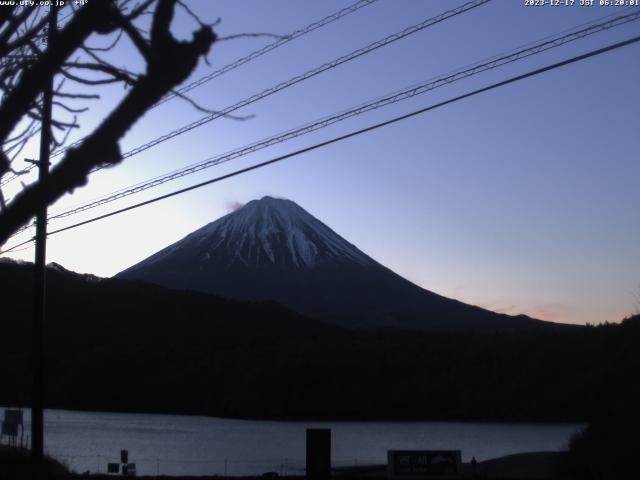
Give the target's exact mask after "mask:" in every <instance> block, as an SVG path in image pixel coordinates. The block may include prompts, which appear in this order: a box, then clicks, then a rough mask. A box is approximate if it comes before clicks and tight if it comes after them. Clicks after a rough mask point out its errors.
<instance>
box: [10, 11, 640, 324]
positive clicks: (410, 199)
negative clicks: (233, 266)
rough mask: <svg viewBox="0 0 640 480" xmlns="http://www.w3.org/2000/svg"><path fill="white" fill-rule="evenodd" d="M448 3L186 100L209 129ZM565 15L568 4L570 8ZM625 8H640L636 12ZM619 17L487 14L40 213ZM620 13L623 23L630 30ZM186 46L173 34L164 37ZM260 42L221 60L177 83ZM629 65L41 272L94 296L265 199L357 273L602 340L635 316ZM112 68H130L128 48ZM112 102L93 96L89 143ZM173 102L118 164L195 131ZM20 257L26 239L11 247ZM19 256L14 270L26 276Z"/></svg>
mask: <svg viewBox="0 0 640 480" xmlns="http://www.w3.org/2000/svg"><path fill="white" fill-rule="evenodd" d="M350 3H351V2H348V1H333V0H331V1H329V0H325V1H322V2H318V1H301V0H300V1H293V0H292V1H284V0H275V1H272V2H263V1H257V0H256V1H247V0H240V1H238V0H235V1H230V0H229V1H217V2H209V1H206V0H193V1H192V2H190V5H191V6H192V8H193V9H194V10H195V11H196V12H198V13H199V14H200V16H201V17H202V18H204V19H208V20H214V19H216V18H217V17H220V18H221V23H220V25H219V26H218V27H217V29H216V30H217V32H218V33H219V34H220V35H222V36H224V35H231V34H235V33H242V32H246V33H247V32H248V33H251V32H271V33H276V34H287V33H290V32H292V31H294V30H296V29H298V28H301V27H303V26H305V25H307V24H309V23H311V22H313V21H316V20H319V19H320V18H322V17H324V16H326V15H328V14H330V13H333V12H335V11H337V10H339V9H340V8H343V7H345V6H347V5H349V4H350ZM462 3H464V2H462V1H453V0H433V1H410V0H378V1H377V2H375V3H374V4H373V5H371V6H368V7H366V8H363V9H361V10H360V11H358V12H357V13H354V14H351V15H349V16H347V17H345V18H342V19H340V20H338V21H336V22H334V23H332V24H331V25H329V26H327V27H325V28H322V29H319V30H317V31H315V32H313V33H311V34H309V35H307V36H305V37H303V38H300V39H297V40H294V41H292V42H290V43H289V44H287V45H286V46H284V47H282V48H279V49H277V50H275V51H273V52H271V53H269V54H267V55H264V56H263V57H260V58H259V59H257V60H255V61H253V62H251V63H249V64H247V65H244V66H242V67H240V68H238V69H236V70H234V71H233V72H231V73H229V74H227V75H224V76H222V77H220V78H218V79H216V80H214V81H212V82H209V83H207V84H205V85H204V86H201V87H199V88H198V89H196V90H194V91H193V92H192V96H193V98H194V99H196V100H197V101H198V102H200V103H201V104H203V105H206V106H207V107H210V108H215V109H221V108H224V107H226V106H229V105H231V104H234V103H236V102H238V101H239V100H242V99H243V98H245V97H248V96H250V95H252V94H254V93H257V92H259V91H261V90H263V89H265V88H268V87H270V86H272V85H274V84H276V83H279V82H281V81H283V80H287V79H289V78H290V77H293V76H295V75H297V74H300V73H302V72H305V71H307V70H309V69H311V68H314V67H316V66H318V65H320V64H322V63H324V62H327V61H331V60H333V59H334V58H337V57H339V56H341V55H344V54H346V53H349V52H350V51H352V50H355V49H356V48H359V47H361V46H364V45H366V44H368V43H370V42H372V41H375V40H378V39H381V38H383V37H386V36H387V35H390V34H392V33H395V32H397V31H400V30H402V29H404V28H406V27H407V26H410V25H413V24H415V23H418V22H420V21H422V20H423V19H426V18H428V17H431V16H434V15H437V14H439V13H441V12H443V11H444V10H447V9H449V8H453V7H456V6H458V5H461V4H462ZM577 3H579V2H577ZM635 8H640V7H635ZM616 12H618V13H619V12H623V9H621V8H618V7H600V6H594V7H583V6H579V5H578V4H576V5H574V6H573V7H568V6H557V7H553V6H545V7H526V6H524V1H520V0H494V1H493V2H490V3H489V4H487V5H484V6H481V7H478V8H476V9H474V10H472V11H470V12H467V13H465V14H463V15H460V16H457V17H455V18H453V19H450V20H448V21H446V22H443V23H441V24H438V25H435V26H433V27H431V28H428V29H426V30H424V31H422V32H419V33H417V34H414V35H412V36H410V37H408V38H405V39H403V40H400V41H398V42H396V43H394V44H392V45H389V46H387V47H384V48H382V49H379V50H377V51H376V52H373V53H370V54H368V55H366V56H364V57H362V58H359V59H356V60H354V61H352V62H349V63H347V64H345V65H342V66H340V67H338V68H336V69H333V70H331V71H329V72H325V73H322V74H321V75H319V76H317V77H315V78H313V79H310V80H308V81H305V82H303V83H301V84H299V85H296V86H294V87H291V88H289V89H287V90H286V91H283V92H280V93H278V94H276V95H274V96H272V97H270V98H268V99H265V100H262V101H260V102H257V103H255V104H253V105H251V106H248V107H246V108H245V109H243V110H241V111H239V112H238V114H242V115H254V117H253V118H251V119H249V120H246V121H237V120H232V119H219V120H216V121H214V122H212V123H209V124H207V125H206V126H203V127H200V128H198V129H196V130H193V131H192V132H189V133H187V134H185V135H181V136H180V137H178V138H176V139H173V140H171V141H168V142H165V143H164V144H162V145H161V146H158V147H155V148H153V149H150V150H148V151H146V152H144V153H142V154H140V155H137V156H135V157H132V158H130V159H128V160H126V161H125V163H124V164H123V165H121V166H118V167H116V168H113V169H110V170H108V171H102V172H100V173H98V174H96V175H95V176H94V178H93V179H92V180H91V182H90V184H89V185H88V186H87V187H85V188H84V189H81V190H79V191H77V192H76V193H74V194H73V195H70V196H68V197H66V198H65V199H63V200H61V201H60V202H59V203H58V205H56V206H54V207H53V208H52V211H56V210H60V209H64V208H66V207H69V206H71V205H74V204H77V203H81V202H83V201H85V200H87V199H91V198H93V197H96V196H99V195H102V194H105V193H108V192H111V191H113V190H116V189H118V188H121V187H124V186H128V185H130V184H133V183H137V182H140V181H143V180H145V179H148V178H151V177H154V176H156V175H159V174H162V173H164V172H166V171H169V170H173V169H176V168H179V167H181V166H184V165H188V164H191V163H194V162H196V161H199V160H202V159H204V158H207V157H209V156H212V155H215V154H218V153H223V152H226V151H228V150H231V149H234V148H237V147H240V146H243V145H245V144H248V143H251V142H253V141H255V140H258V139H261V138H264V137H267V136H270V135H273V134H275V133H278V132H280V131H283V130H286V129H289V128H292V127H295V126H298V125H301V124H304V123H306V122H309V121H312V120H315V119H318V118H320V117H323V116H326V115H329V114H332V113H336V112H339V111H341V110H344V109H345V108H348V107H351V106H355V105H357V104H360V103H362V102H365V101H368V100H371V99H373V98H376V97H379V96H382V95H384V94H387V93H390V92H393V91H396V90H398V89H401V88H403V87H406V86H409V85H412V84H414V83H417V82H421V81H423V80H426V79H429V78H431V77H434V76H436V75H440V74H443V73H446V72H449V71H451V70H453V69H457V68H459V67H462V66H465V65H467V64H470V63H473V62H476V61H478V60H482V59H484V58H487V57H490V56H492V55H495V54H498V53H502V52H504V51H507V50H511V49H513V48H514V47H518V46H521V45H523V44H527V43H529V42H532V41H536V40H539V39H541V38H543V37H546V36H548V35H552V34H555V33H558V32H560V31H563V30H566V29H569V28H572V27H574V26H577V25H579V24H581V23H585V22H589V21H591V20H595V19H597V18H600V17H603V16H605V15H610V14H614V13H616ZM627 12H628V10H624V13H627ZM194 28H195V26H194V25H193V22H190V21H189V19H188V17H187V16H185V15H180V16H179V17H178V18H177V20H176V25H175V31H176V33H177V34H179V35H186V34H187V33H188V32H189V31H191V30H193V29H194ZM639 32H640V22H633V23H631V24H628V25H626V26H623V27H621V28H617V29H614V30H612V31H608V32H603V33H599V34H597V35H593V36H591V37H589V38H587V39H583V40H580V41H577V42H575V43H573V44H571V45H567V46H564V47H561V48H558V49H555V50H553V51H550V52H546V53H544V54H541V55H538V56H535V57H532V58H530V59H527V60H524V61H522V62H518V63H515V64H513V65H510V66H507V67H504V68H500V69H496V70H494V71H491V72H487V73H485V74H481V75H477V76H475V77H473V78H471V79H467V80H463V81H460V82H456V83H455V84H452V85H449V86H447V87H443V88H440V89H438V90H435V91H433V92H430V93H428V94H426V95H422V96H419V97H416V98H414V99H412V100H408V101H405V102H401V103H399V104H397V105H394V106H391V107H386V108H383V109H380V110H377V111H375V112H371V113H369V114H367V115H363V116H360V117H357V118H355V119H351V120H349V121H346V122H343V123H340V124H337V125H334V126H332V127H329V128H327V129H324V130H321V131H319V132H316V133H314V134H311V135H307V136H304V137H302V138H299V139H296V140H293V141H290V142H286V143H285V144H282V145H279V146H276V147H271V148H269V149H265V150H263V151H261V152H258V153H255V154H252V155H250V156H247V157H243V158H242V159H239V160H234V161H233V162H230V163H228V164H226V165H223V166H218V167H214V168H212V169H209V170H206V171H204V172H201V173H199V174H196V175H192V176H189V177H186V178H183V179H182V180H180V181H177V182H171V183H168V184H166V185H164V186H162V187H160V188H157V189H153V190H151V191H149V192H147V193H145V194H141V195H139V196H132V197H129V198H128V199H127V200H123V201H121V202H116V203H112V204H110V205H108V206H107V207H104V208H102V209H96V210H92V211H91V212H89V213H87V214H85V215H78V216H75V217H72V218H70V219H69V221H68V222H52V223H51V226H50V228H52V229H53V228H59V227H61V226H64V225H66V224H68V223H74V222H76V221H79V220H82V219H84V218H89V217H92V216H94V215H96V214H98V213H103V212H107V211H110V210H111V209H113V208H115V207H121V206H125V205H128V204H130V203H134V202H137V201H140V200H143V199H146V198H150V197H152V196H155V195H158V194H160V193H164V192H168V191H171V190H174V189H176V188H179V187H181V186H186V185H189V184H191V183H195V182H198V181H202V180H204V179H207V178H210V177H213V176H217V175H220V174H223V173H226V172H229V171H232V170H235V169H237V168H241V167H244V166H247V165H251V164H253V163H257V162H259V161H262V160H266V159H269V158H272V157H274V156H277V155H279V154H282V153H286V152H289V151H292V150H295V149H297V148H301V147H304V146H307V145H310V144H312V143H315V142H318V141H321V140H325V139H328V138H331V137H333V136H337V135H340V134H343V133H346V132H348V131H351V130H354V129H357V128H362V127H364V126H367V125H370V124H372V123H375V122H378V121H382V120H385V119H388V118H391V117H392V116H395V115H399V114H402V113H406V112H409V111H412V110H416V109H418V108H422V107H425V106H427V105H430V104H432V103H436V102H437V101H441V100H444V99H447V98H450V97H453V96H456V95H459V94H461V93H464V92H466V91H469V90H472V89H474V88H479V87H481V86H484V85H487V84H489V83H491V82H494V81H497V80H500V79H503V78H507V77H508V76H512V75H515V74H518V73H523V72H525V71H528V70H531V69H533V68H536V67H539V66H543V65H546V64H549V63H552V62H554V61H558V60H560V59H564V58H567V57H570V56H573V55H576V54H579V53H583V52H586V51H588V50H591V49H594V48H598V47H600V46H603V45H605V44H609V43H613V42H615V41H619V40H622V39H626V38H629V37H631V36H634V35H638V33H639ZM271 41H272V39H269V38H250V39H249V38H245V39H237V40H230V41H224V42H220V43H218V44H217V45H215V46H214V48H213V50H212V52H211V54H210V56H209V60H210V63H211V66H207V65H205V64H202V65H201V66H200V67H199V68H198V71H197V72H195V73H194V75H193V77H192V80H193V79H197V78H199V77H200V76H202V75H204V74H206V73H207V72H209V71H211V70H212V69H216V68H219V67H221V66H224V65H225V64H227V63H229V62H231V61H233V60H235V59H236V58H239V57H241V56H243V55H245V54H247V53H249V52H251V51H253V50H255V49H256V48H259V47H260V46H262V45H265V44H267V43H269V42H271ZM639 53H640V47H639V46H637V45H635V46H630V47H627V48H625V49H622V50H618V51H615V52H612V53H609V54H606V55H603V56H599V57H597V58H594V59H590V60H587V61H585V62H582V63H580V64H576V65H571V66H568V67H565V68H564V69H562V70H557V71H553V72H550V73H548V74H544V75H543V76H540V77H536V78H532V79H528V80H525V81H523V82H519V83H517V84H513V85H509V86H507V87H504V88H500V89H497V90H495V91H492V92H488V93H485V94H483V95H481V96H476V97H473V98H470V99H466V100H463V101H461V102H457V103H455V104H453V105H450V106H447V107H445V108H442V109H438V110H436V111H432V112H430V113H428V114H425V115H423V116H420V117H416V118H413V119H410V120H407V121H404V122H401V123H398V124H395V125H393V126H390V127H387V128H385V129H383V130H378V131H376V132H373V133H369V134H366V135H362V136H359V137H357V138H354V139H351V140H348V141H345V142H342V143H340V144H336V145H332V146H330V147H327V148H324V149H321V150H317V151H315V152H312V153H309V154H306V155H304V156H301V157H299V158H295V159H291V160H287V161H285V162H283V163H280V164H278V165H275V166H271V167H267V168H265V169H260V170H258V171H254V172H252V173H249V174H246V175H242V176H239V177H236V178H234V179H231V180H228V181H225V182H222V183H218V184H215V185H212V186H209V187H206V188H204V189H201V190H198V191H195V192H191V193H188V194H186V195H183V196H180V197H176V198H173V199H172V200H169V201H164V202H160V203H157V204H155V205H153V206H149V207H145V208H141V209H138V210H135V211H132V212H130V213H127V214H123V215H119V216H117V217H114V218H111V219H108V220H105V221H101V222H97V223H94V224H92V225H90V226H86V227H82V228H78V229H74V230H72V231H69V232H65V233H62V234H60V235H55V236H52V237H51V238H50V241H49V251H48V260H49V261H55V262H58V263H61V264H62V265H64V266H66V267H67V268H70V269H72V270H76V271H82V272H91V273H94V274H97V275H103V276H110V275H113V274H115V273H117V272H118V271H120V270H123V269H124V268H126V267H128V266H130V265H131V264H133V263H136V262H138V261H139V260H141V259H143V258H145V257H146V256H148V255H150V254H152V253H154V252H155V251H157V250H159V249H160V248H162V247H164V246H166V245H167V244H169V243H171V242H173V241H176V240H178V239H180V238H182V237H183V236H185V235H186V234H187V233H189V232H190V231H192V230H194V229H196V228H198V227H200V226H202V225H203V224H205V223H208V222H210V221H212V220H214V219H216V218H218V217H220V216H222V215H224V214H225V213H227V212H228V210H229V208H230V205H232V204H234V203H235V202H240V203H244V202H247V201H249V200H251V199H254V198H259V197H261V196H263V195H267V194H269V195H274V196H279V197H286V198H289V199H292V200H294V201H296V202H297V203H298V204H299V205H301V206H302V207H304V208H305V209H307V210H308V211H309V212H310V213H312V214H313V215H315V216H316V217H318V218H319V219H321V220H322V221H323V222H325V223H326V224H327V225H329V226H330V227H331V228H333V229H334V230H335V231H336V232H338V233H339V234H341V235H342V236H344V237H345V238H346V239H347V240H349V241H351V242H352V243H354V244H355V245H357V246H358V247H359V248H360V249H362V250H363V251H364V252H366V253H367V254H368V255H370V256H372V257H373V258H375V259H377V260H378V261H379V262H380V263H382V264H384V265H386V266H388V267H389V268H391V269H393V270H394V271H396V272H397V273H399V274H401V275H403V276H405V277H406V278H408V279H409V280H411V281H413V282H415V283H417V284H418V285H420V286H422V287H424V288H426V289H429V290H432V291H435V292H437V293H439V294H442V295H446V296H449V297H453V298H457V299H459V300H462V301H464V302H467V303H472V304H476V305H481V306H484V307H487V308H490V309H493V310H497V311H503V312H506V313H513V314H515V313H527V314H529V315H533V316H536V317H538V318H545V319H550V320H555V321H565V322H572V323H586V322H590V323H599V322H601V321H605V320H608V321H616V320H619V319H620V318H622V317H623V316H624V315H626V314H629V313H632V312H633V311H634V310H635V309H636V308H640V305H638V300H637V297H636V294H637V293H638V292H639V291H640V252H639V249H638V245H639V244H640V242H639V239H640V215H638V207H639V206H640V190H639V189H638V188H637V183H638V180H637V179H638V178H639V177H640V162H639V161H638V160H639V158H638V157H639V153H640V135H638V128H639V124H638V114H637V112H638V109H639V106H640V88H638V78H639V74H640V55H639ZM118 58H119V60H120V61H122V62H123V63H126V64H129V65H131V64H134V65H135V64H136V62H138V61H139V60H138V59H137V57H136V56H135V54H134V53H133V52H132V51H131V50H130V49H129V48H122V49H121V50H120V51H119V52H118ZM121 95H122V91H121V90H120V89H119V88H116V89H104V91H103V98H102V100H101V101H100V102H99V103H98V104H96V105H94V106H93V109H92V111H91V112H90V113H89V114H88V115H87V116H86V117H85V118H84V119H83V122H84V123H83V125H84V126H85V129H84V130H83V131H80V132H77V134H76V138H78V137H79V136H81V135H83V134H86V133H88V131H89V129H90V127H91V125H95V122H97V121H99V119H100V116H101V115H102V114H104V112H106V111H108V110H109V109H110V108H112V106H113V102H115V101H117V99H118V98H120V97H121ZM201 116H202V114H201V113H199V112H197V111H195V110H194V109H193V108H192V107H191V106H189V105H188V104H187V103H185V102H182V101H180V100H172V101H171V102H168V103H166V104H164V105H162V106H161V107H159V108H157V109H155V110H153V111H151V112H149V113H148V114H147V115H146V116H145V118H144V119H143V120H142V121H141V122H140V123H139V124H138V125H136V127H135V128H134V129H133V130H132V131H131V132H130V134H129V135H127V137H126V138H125V139H123V141H122V148H123V150H124V151H126V150H129V149H131V148H133V147H135V146H137V145H139V144H142V143H144V142H146V141H148V140H150V139H152V138H155V137H157V136H159V135H162V134H164V133H166V132H167V131H169V130H172V129H174V128H177V127H180V126H182V125H184V124H186V123H188V122H190V121H192V120H195V119H197V118H199V117H201ZM23 238H26V237H23ZM32 256H33V250H32V249H31V250H26V251H22V252H19V253H17V254H15V255H13V257H14V258H23V259H28V260H31V259H32Z"/></svg>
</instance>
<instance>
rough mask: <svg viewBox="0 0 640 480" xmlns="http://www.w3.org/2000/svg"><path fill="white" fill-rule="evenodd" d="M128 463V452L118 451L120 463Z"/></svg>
mask: <svg viewBox="0 0 640 480" xmlns="http://www.w3.org/2000/svg"><path fill="white" fill-rule="evenodd" d="M128 462H129V450H120V463H128Z"/></svg>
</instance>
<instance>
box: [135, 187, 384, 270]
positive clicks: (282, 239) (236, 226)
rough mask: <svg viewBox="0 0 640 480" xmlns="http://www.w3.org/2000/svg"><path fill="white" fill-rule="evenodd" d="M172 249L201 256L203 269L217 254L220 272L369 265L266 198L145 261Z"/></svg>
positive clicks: (293, 207) (294, 210) (297, 210)
mask: <svg viewBox="0 0 640 480" xmlns="http://www.w3.org/2000/svg"><path fill="white" fill-rule="evenodd" d="M176 249H196V250H197V251H198V252H201V253H202V257H201V262H202V264H203V266H206V265H207V264H208V263H210V262H211V261H212V258H215V257H216V254H217V252H220V251H222V252H224V257H223V259H222V260H223V263H226V265H225V268H232V267H233V265H234V264H235V263H242V264H244V265H253V266H260V265H264V264H267V265H269V264H271V265H275V266H279V267H282V268H284V267H295V268H305V267H306V268H312V267H314V266H317V265H319V264H322V263H327V262H338V261H342V260H345V259H347V260H350V261H353V262H356V263H358V264H361V265H367V264H370V263H374V261H373V260H372V259H371V258H369V257H367V256H366V255H365V254H364V253H362V252H361V251H360V250H358V249H357V248H356V247H355V246H353V245H351V244H350V243H349V242H347V241H346V240H344V239H343V238H342V237H340V236H339V235H338V234H336V233H335V232H334V231H333V230H331V229H330V228H329V227H327V226H326V225H325V224H323V223H322V222H320V221H318V220H317V219H315V218H314V217H313V216H312V215H310V214H309V213H308V212H307V211H306V210H304V209H303V208H301V207H299V206H298V205H297V204H296V203H294V202H292V201H290V200H283V199H275V198H272V197H263V198H262V199H260V200H252V201H251V202H249V203H247V204H246V205H244V206H243V207H241V208H239V209H238V210H236V211H235V212H233V213H230V214H228V215H226V216H224V217H222V218H220V219H219V220H216V221H215V222H212V223H210V224H208V225H206V226H204V227H202V228H200V229H199V230H196V231H195V232H193V233H192V234H190V235H189V236H187V237H186V238H185V239H184V240H182V241H180V242H178V243H176V244H174V245H173V246H172V247H169V249H166V250H163V251H161V252H159V253H158V254H157V255H154V256H153V257H151V258H149V261H151V262H153V261H154V259H155V258H156V256H160V257H162V256H163V255H166V254H168V253H169V252H168V251H167V250H169V251H170V252H174V251H176ZM163 252H164V253H163ZM143 263H144V262H143ZM140 265H142V264H140Z"/></svg>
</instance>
